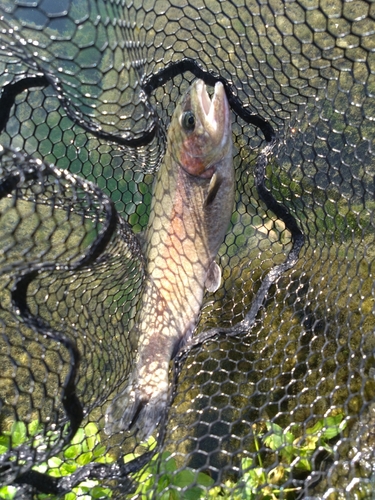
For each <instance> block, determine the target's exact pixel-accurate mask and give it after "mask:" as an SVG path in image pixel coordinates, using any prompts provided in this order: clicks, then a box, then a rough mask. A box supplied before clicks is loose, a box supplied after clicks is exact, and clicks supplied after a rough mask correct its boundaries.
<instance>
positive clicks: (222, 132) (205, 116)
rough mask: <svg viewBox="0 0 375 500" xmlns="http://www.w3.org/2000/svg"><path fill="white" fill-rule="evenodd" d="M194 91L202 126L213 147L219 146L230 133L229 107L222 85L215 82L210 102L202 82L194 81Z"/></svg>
mask: <svg viewBox="0 0 375 500" xmlns="http://www.w3.org/2000/svg"><path fill="white" fill-rule="evenodd" d="M195 91H196V96H197V102H198V109H197V112H198V114H199V119H200V121H201V123H202V126H203V127H204V129H205V130H206V132H208V133H209V135H210V138H211V140H212V141H213V142H214V143H215V145H217V146H220V145H221V144H222V143H224V142H225V141H226V139H227V135H228V131H230V124H229V105H228V101H227V98H226V95H225V89H224V85H223V84H222V83H221V82H216V84H215V87H214V94H213V97H212V100H211V99H210V96H209V95H208V92H207V88H206V85H205V83H204V82H203V80H197V81H196V84H195Z"/></svg>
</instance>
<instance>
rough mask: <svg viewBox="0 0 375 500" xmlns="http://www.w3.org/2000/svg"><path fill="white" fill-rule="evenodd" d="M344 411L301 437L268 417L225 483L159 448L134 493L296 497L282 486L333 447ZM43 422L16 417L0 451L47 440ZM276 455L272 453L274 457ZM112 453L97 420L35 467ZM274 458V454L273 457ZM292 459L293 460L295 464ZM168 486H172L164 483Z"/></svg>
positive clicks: (89, 484) (64, 470)
mask: <svg viewBox="0 0 375 500" xmlns="http://www.w3.org/2000/svg"><path fill="white" fill-rule="evenodd" d="M343 417H344V416H343V414H341V413H340V414H337V415H335V416H332V417H327V418H324V419H321V420H319V421H317V422H316V423H315V425H314V426H313V427H311V428H309V429H307V431H306V434H305V435H304V436H303V437H297V436H296V435H295V434H294V433H293V432H292V431H286V430H284V429H282V427H280V426H279V425H277V424H275V423H272V422H266V423H265V425H264V428H262V430H261V431H258V432H257V433H256V435H255V437H254V443H255V450H256V452H255V458H252V457H245V458H242V460H241V474H240V479H239V481H238V482H237V481H234V480H228V481H226V483H225V485H224V487H220V486H217V487H212V485H213V483H214V480H213V479H212V478H211V477H210V476H209V475H207V474H205V473H203V472H197V471H195V470H193V469H190V468H184V469H180V468H179V466H178V464H177V462H176V459H175V458H174V457H173V456H172V455H171V453H170V452H168V451H165V452H163V453H161V454H160V453H156V454H155V455H154V457H153V458H152V459H151V460H150V462H149V463H148V464H147V465H145V466H144V467H143V468H142V469H141V470H140V471H139V472H137V473H135V474H133V475H132V479H133V481H134V484H135V492H134V493H132V494H131V495H129V498H130V497H132V496H133V495H134V494H135V495H139V496H140V497H141V498H142V499H144V500H148V499H151V498H154V496H155V495H157V498H159V499H160V500H195V499H198V498H201V499H206V500H209V499H214V498H223V499H228V500H229V499H230V498H232V499H234V500H245V499H246V500H255V499H267V500H268V499H270V500H276V499H278V498H281V497H280V495H281V494H282V495H283V498H284V497H285V495H286V494H288V498H294V496H295V494H296V493H298V490H299V488H291V487H284V486H283V485H285V484H287V482H288V480H289V478H290V477H291V475H292V472H295V471H299V472H301V473H302V474H303V473H306V475H307V474H308V473H309V472H310V471H311V470H312V458H313V455H314V453H315V452H316V450H317V449H318V448H319V449H324V450H326V452H327V453H329V454H331V453H333V449H332V447H331V446H330V444H329V441H330V440H332V439H333V438H336V437H337V436H338V435H339V434H340V432H342V431H343V430H344V429H345V427H346V422H345V420H344V419H343ZM41 430H42V429H41V425H40V423H39V422H38V421H37V420H35V421H33V422H31V423H30V424H28V425H27V426H26V424H25V423H23V422H15V423H13V425H12V428H11V429H10V431H5V432H3V434H2V435H1V436H0V454H1V453H5V452H7V451H8V450H9V449H10V448H15V447H17V446H20V445H22V444H24V443H25V442H26V441H28V440H31V442H32V445H33V446H34V447H35V448H36V447H38V446H43V443H45V440H44V439H43V437H42V436H41ZM47 437H48V438H49V439H52V441H53V439H54V438H57V435H56V436H54V434H53V432H49V433H48V434H47ZM155 446H156V441H155V439H154V438H150V439H149V440H148V441H147V443H146V444H145V447H144V451H145V450H146V451H151V450H153V449H155ZM270 452H271V454H275V453H276V454H277V456H278V460H277V462H278V465H277V466H276V467H274V468H271V469H269V468H268V469H267V468H266V466H265V454H267V455H269V453H270ZM140 454H141V453H129V454H128V455H125V457H124V461H125V463H126V462H130V461H131V460H133V459H134V458H136V457H137V456H139V455H140ZM273 458H274V457H273ZM114 460H115V459H114V457H112V456H111V455H110V454H109V453H107V452H106V447H105V446H104V445H102V444H101V442H100V436H99V430H98V427H97V426H96V424H94V423H92V422H91V423H88V424H87V425H86V426H85V427H84V428H81V429H79V430H78V432H77V434H76V435H75V436H74V438H73V439H72V442H71V444H70V445H69V446H68V447H67V448H66V449H65V450H64V451H62V452H61V453H60V454H59V456H56V457H51V458H49V459H48V461H47V462H44V463H42V464H40V465H38V466H35V467H33V470H35V471H38V472H41V473H47V474H49V475H50V476H52V477H63V476H68V475H70V474H73V473H74V472H76V471H77V470H78V468H79V467H81V466H84V465H87V464H89V463H92V462H99V463H104V464H110V463H112V462H114ZM272 463H275V460H273V461H272ZM292 464H293V465H292ZM167 487H168V491H167V492H166V491H165V489H166V488H167ZM17 490H18V488H17V487H15V486H3V487H0V499H4V500H13V499H15V498H16V495H17ZM111 496H112V492H111V490H110V489H109V488H106V487H103V486H101V484H100V482H99V481H98V480H92V479H90V480H86V481H83V482H81V483H80V484H79V485H78V486H76V487H75V488H73V490H72V491H71V492H69V493H67V494H66V495H65V496H64V500H76V499H79V500H92V499H105V498H111ZM37 498H38V499H39V500H47V499H51V498H53V497H52V496H51V495H46V494H39V495H38V496H37Z"/></svg>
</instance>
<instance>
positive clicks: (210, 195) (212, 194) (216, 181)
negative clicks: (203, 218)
mask: <svg viewBox="0 0 375 500" xmlns="http://www.w3.org/2000/svg"><path fill="white" fill-rule="evenodd" d="M222 182H223V179H222V178H221V177H219V175H218V173H217V172H215V173H214V175H213V176H212V177H211V182H210V185H209V186H208V191H207V196H206V199H205V200H204V203H203V207H204V208H206V207H208V206H209V205H211V203H212V202H213V201H214V199H215V198H216V195H217V193H218V191H219V189H220V186H221V184H222Z"/></svg>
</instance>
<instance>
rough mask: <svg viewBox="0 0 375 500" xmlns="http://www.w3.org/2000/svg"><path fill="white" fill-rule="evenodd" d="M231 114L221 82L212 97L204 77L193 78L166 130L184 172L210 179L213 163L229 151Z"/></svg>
mask: <svg viewBox="0 0 375 500" xmlns="http://www.w3.org/2000/svg"><path fill="white" fill-rule="evenodd" d="M231 146H232V131H231V117H230V109H229V104H228V100H227V97H226V94H225V89H224V85H223V84H222V83H221V82H217V83H216V84H215V88H214V94H213V97H212V99H211V98H210V96H209V95H208V92H207V89H206V85H205V83H204V82H203V80H195V81H194V82H193V84H192V85H191V86H190V87H189V89H188V90H187V92H186V93H185V94H184V95H183V96H182V98H181V100H180V101H179V102H178V104H177V106H176V110H175V112H174V114H173V118H172V122H171V125H170V128H169V131H168V147H169V149H170V152H171V155H172V157H173V159H174V160H175V161H176V162H177V163H178V165H179V166H180V167H181V168H183V169H184V170H185V171H186V172H188V173H189V174H191V175H193V176H197V177H201V178H211V177H212V176H213V174H214V173H215V164H217V163H218V162H220V161H221V160H222V159H223V158H224V157H225V156H227V155H228V154H230V150H231Z"/></svg>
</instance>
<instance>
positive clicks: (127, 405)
mask: <svg viewBox="0 0 375 500" xmlns="http://www.w3.org/2000/svg"><path fill="white" fill-rule="evenodd" d="M233 203H234V169H233V161H232V132H231V117H230V110H229V105H228V101H227V98H226V95H225V91H224V87H223V85H222V84H221V83H217V84H216V85H215V92H214V96H213V99H212V101H211V99H210V97H209V96H208V93H207V90H206V86H205V84H204V82H203V81H202V80H196V81H195V82H194V83H193V84H192V86H191V87H190V88H189V89H188V91H187V92H186V94H184V96H183V97H182V99H181V100H180V101H179V103H178V104H177V106H176V110H175V112H174V114H173V117H172V121H171V125H170V127H169V130H168V137H167V151H166V154H165V157H164V161H163V163H162V165H161V167H160V169H159V172H158V174H157V177H156V182H155V185H154V194H153V200H152V205H151V211H150V218H149V223H148V226H147V230H146V235H145V237H146V242H145V245H146V246H145V248H146V258H147V276H146V279H145V284H144V289H143V293H142V297H141V304H140V308H139V312H138V314H137V317H136V319H135V326H134V328H133V331H132V332H131V334H132V336H133V337H134V336H136V337H137V338H138V350H137V355H136V360H135V365H134V368H133V371H132V372H131V374H130V377H129V380H128V383H127V386H126V388H125V389H124V391H123V392H121V393H120V394H119V395H118V396H116V397H115V398H114V400H113V401H112V403H111V405H110V407H109V409H108V411H107V415H106V431H107V432H108V433H113V432H116V431H121V430H130V429H132V428H133V427H136V428H137V429H138V432H139V436H140V438H141V439H146V438H147V437H148V436H149V435H150V434H151V433H152V432H153V430H154V429H155V427H156V425H157V424H158V422H159V421H160V418H161V417H162V415H163V413H164V411H165V410H166V405H167V401H168V393H169V382H168V373H169V363H170V360H171V359H172V358H173V356H174V355H175V354H176V352H177V350H178V348H179V347H180V346H181V344H182V343H184V342H186V341H187V340H188V339H189V338H190V337H191V335H192V333H193V330H194V328H195V326H196V323H197V319H198V316H199V311H200V308H201V305H202V300H203V295H204V291H205V288H207V289H208V290H209V291H215V290H216V289H217V288H218V287H219V285H220V281H221V272H220V269H219V267H218V266H217V264H216V263H215V257H216V254H217V252H218V250H219V247H220V245H221V244H222V242H223V240H224V237H225V233H226V231H227V229H228V225H229V222H230V218H231V214H232V210H233Z"/></svg>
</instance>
